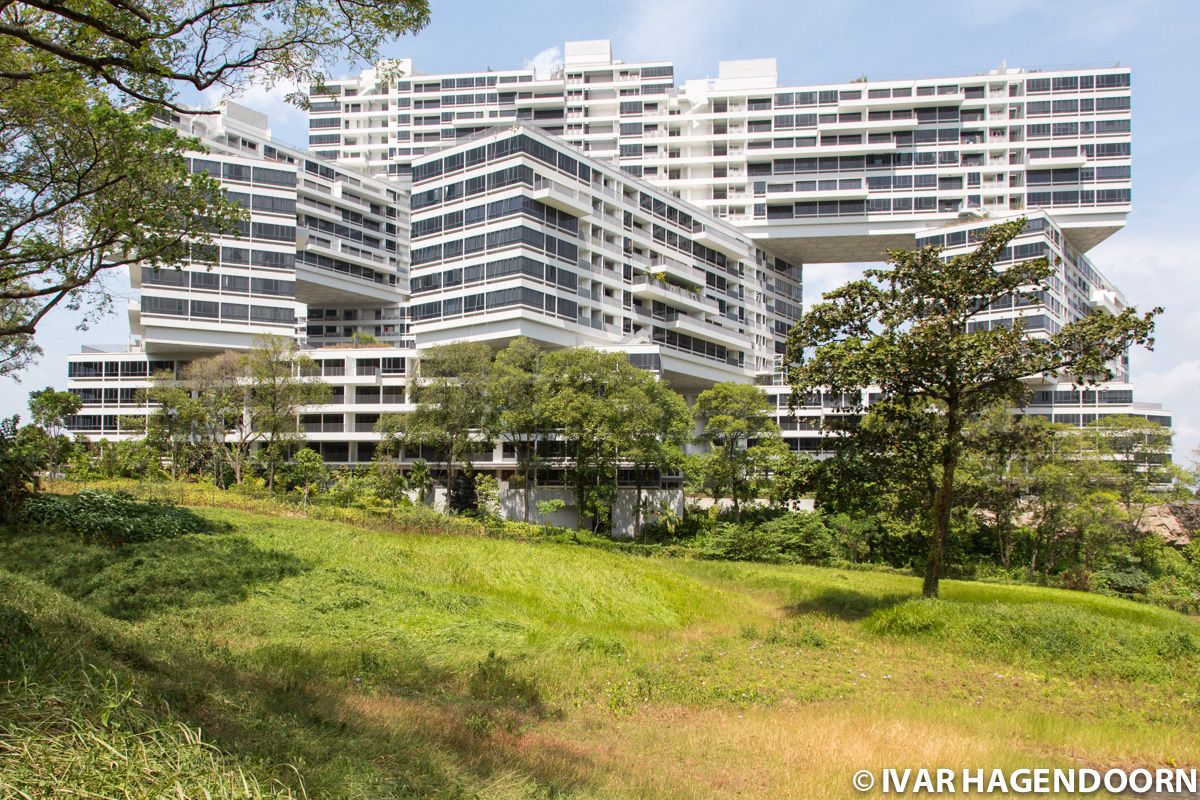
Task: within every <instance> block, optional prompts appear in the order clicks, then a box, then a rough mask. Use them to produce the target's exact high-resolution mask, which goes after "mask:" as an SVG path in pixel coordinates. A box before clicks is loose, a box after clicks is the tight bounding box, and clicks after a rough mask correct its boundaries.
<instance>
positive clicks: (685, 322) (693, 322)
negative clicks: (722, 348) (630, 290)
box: [663, 314, 739, 345]
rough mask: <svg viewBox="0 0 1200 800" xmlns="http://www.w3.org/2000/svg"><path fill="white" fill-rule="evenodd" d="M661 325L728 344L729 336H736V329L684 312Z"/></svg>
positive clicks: (668, 328)
mask: <svg viewBox="0 0 1200 800" xmlns="http://www.w3.org/2000/svg"><path fill="white" fill-rule="evenodd" d="M663 327H665V328H666V329H667V330H669V331H678V332H679V333H686V334H689V335H691V336H697V337H699V338H701V339H705V340H707V341H710V342H716V343H717V344H725V345H727V344H729V343H730V338H731V337H734V336H738V335H739V334H738V333H737V331H732V330H729V329H728V328H723V327H721V326H719V325H713V324H711V323H708V322H705V321H704V320H702V319H698V318H696V317H690V316H688V315H686V314H678V315H676V316H675V318H674V319H671V320H668V321H667V322H666V323H665V324H664V325H663Z"/></svg>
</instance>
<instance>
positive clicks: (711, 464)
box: [692, 383, 780, 519]
mask: <svg viewBox="0 0 1200 800" xmlns="http://www.w3.org/2000/svg"><path fill="white" fill-rule="evenodd" d="M694 412H695V416H696V420H697V421H698V422H700V423H701V425H702V426H703V429H702V431H701V433H700V436H699V439H700V441H701V442H703V443H705V444H707V445H708V446H709V447H710V448H711V452H710V453H709V454H708V455H707V456H706V457H702V458H700V459H694V460H693V461H692V465H693V470H694V471H696V472H698V473H699V474H700V475H702V476H703V477H702V478H701V479H700V483H701V484H702V485H704V486H706V487H708V490H709V491H710V492H711V493H712V495H713V497H714V498H717V497H729V498H731V499H732V500H733V508H734V513H735V514H736V515H737V517H738V518H739V519H740V518H741V513H742V503H743V502H745V501H746V500H749V499H750V498H751V497H754V496H755V495H756V494H757V493H758V490H759V489H761V488H762V482H761V481H760V480H758V478H759V477H760V476H762V475H764V474H765V473H766V472H769V469H770V466H771V464H772V462H773V461H774V460H775V458H777V457H779V456H780V451H779V449H778V448H777V447H776V446H775V445H776V443H778V442H779V426H778V425H776V424H775V420H774V418H773V413H772V412H773V409H772V407H771V399H770V397H768V396H767V394H766V393H765V392H764V391H763V390H761V389H759V388H758V387H757V386H751V385H749V384H741V383H718V384H717V385H716V386H713V387H712V388H711V389H705V390H704V391H703V392H701V393H700V396H699V397H697V398H696V407H695V409H694Z"/></svg>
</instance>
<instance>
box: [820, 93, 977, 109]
mask: <svg viewBox="0 0 1200 800" xmlns="http://www.w3.org/2000/svg"><path fill="white" fill-rule="evenodd" d="M965 99H966V95H964V94H963V93H962V92H955V93H954V94H928V95H921V96H919V97H918V96H917V95H916V94H915V93H914V94H912V95H909V96H908V97H877V98H865V97H863V98H859V99H858V100H839V101H838V108H839V109H853V108H862V109H870V110H873V111H881V110H883V109H888V108H916V107H918V106H919V107H921V108H929V107H930V106H959V105H962V102H963V100H965Z"/></svg>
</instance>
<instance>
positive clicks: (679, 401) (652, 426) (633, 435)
mask: <svg viewBox="0 0 1200 800" xmlns="http://www.w3.org/2000/svg"><path fill="white" fill-rule="evenodd" d="M613 409H614V411H616V412H617V417H616V434H617V442H618V444H617V447H618V450H619V453H620V458H621V460H622V461H625V462H627V463H629V464H630V466H631V467H632V471H633V476H634V483H635V485H634V492H635V494H634V515H633V536H634V538H635V539H636V538H638V537H640V536H641V533H642V494H643V490H644V487H645V482H646V480H647V478H648V477H649V476H651V475H654V476H657V475H658V474H659V473H660V472H664V471H666V470H673V469H678V468H680V467H682V466H683V461H684V453H683V446H684V444H686V443H687V441H688V439H689V438H691V433H692V418H691V411H690V410H689V409H688V406H687V402H686V401H685V400H684V399H683V397H681V396H680V395H679V393H678V392H676V391H675V390H674V389H672V388H671V387H670V386H668V385H667V384H666V383H665V382H664V381H660V380H658V379H657V378H655V377H654V375H652V374H650V373H649V372H645V371H643V375H642V376H640V377H639V379H637V380H634V381H632V382H631V383H630V384H629V385H628V386H625V387H623V388H622V389H621V390H620V392H619V393H618V395H617V397H616V398H615V399H614V401H613Z"/></svg>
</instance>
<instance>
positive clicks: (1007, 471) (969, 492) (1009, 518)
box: [958, 405, 1060, 569]
mask: <svg viewBox="0 0 1200 800" xmlns="http://www.w3.org/2000/svg"><path fill="white" fill-rule="evenodd" d="M1056 435H1060V434H1058V433H1057V432H1056V429H1055V427H1054V426H1053V425H1052V424H1050V423H1049V422H1048V421H1047V420H1046V419H1045V418H1043V417H1036V416H1030V415H1025V414H1014V413H1013V409H1012V408H1010V407H1008V406H1006V405H998V406H994V407H993V408H991V409H988V410H987V411H986V412H984V413H983V414H982V415H981V416H980V417H979V418H978V419H976V420H974V421H972V422H971V423H970V424H969V425H968V426H967V429H966V431H965V433H964V456H963V475H962V476H961V478H960V479H959V483H960V487H959V489H958V491H959V493H960V494H961V495H962V498H963V500H964V501H966V502H967V503H968V504H971V505H973V506H975V507H976V508H979V509H981V510H983V511H984V512H985V514H986V516H987V518H988V520H989V522H990V525H991V527H992V530H993V531H994V532H995V535H996V555H997V557H998V558H999V559H1000V564H1001V565H1002V566H1003V567H1004V568H1005V569H1008V568H1010V567H1011V566H1012V560H1013V548H1014V547H1015V545H1016V542H1015V536H1016V534H1017V530H1018V528H1019V526H1020V523H1019V520H1020V519H1021V518H1022V517H1023V516H1024V515H1025V506H1026V499H1027V498H1028V497H1029V493H1030V491H1031V489H1032V487H1033V483H1034V480H1035V477H1036V472H1037V469H1038V468H1039V467H1040V466H1041V465H1043V464H1045V463H1046V462H1047V454H1049V453H1052V452H1053V449H1054V444H1055V443H1054V441H1053V437H1054V436H1056Z"/></svg>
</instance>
